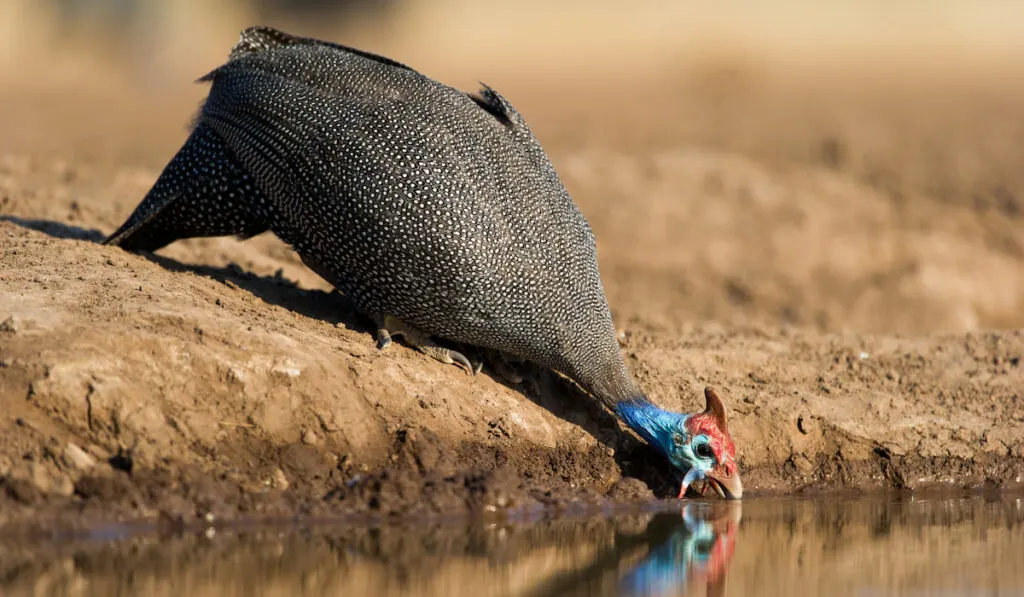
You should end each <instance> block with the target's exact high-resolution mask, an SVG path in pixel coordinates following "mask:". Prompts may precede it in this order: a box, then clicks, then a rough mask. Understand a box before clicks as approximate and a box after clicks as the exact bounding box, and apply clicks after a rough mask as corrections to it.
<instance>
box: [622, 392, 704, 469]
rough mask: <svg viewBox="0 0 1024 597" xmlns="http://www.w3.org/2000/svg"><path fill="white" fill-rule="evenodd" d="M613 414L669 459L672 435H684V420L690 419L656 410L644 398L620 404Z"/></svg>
mask: <svg viewBox="0 0 1024 597" xmlns="http://www.w3.org/2000/svg"><path fill="white" fill-rule="evenodd" d="M615 413H616V414H617V415H619V418H620V419H622V420H623V421H624V422H625V423H626V425H629V427H630V429H632V430H633V431H636V432H637V433H638V434H640V437H642V438H644V439H645V440H647V443H649V444H651V445H652V446H654V447H656V448H658V449H659V450H661V451H662V453H663V454H665V456H668V457H670V458H671V454H672V435H673V434H674V433H685V429H686V427H685V425H686V420H687V419H689V418H690V415H683V414H679V413H674V412H670V411H667V410H663V409H661V408H658V407H657V406H655V405H654V403H652V402H651V401H650V400H647V399H646V398H637V399H634V400H629V401H625V402H620V403H619V404H618V405H616V407H615Z"/></svg>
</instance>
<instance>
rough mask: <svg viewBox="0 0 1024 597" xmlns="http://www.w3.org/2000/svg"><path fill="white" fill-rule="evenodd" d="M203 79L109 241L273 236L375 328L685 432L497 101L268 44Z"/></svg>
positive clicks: (138, 245)
mask: <svg viewBox="0 0 1024 597" xmlns="http://www.w3.org/2000/svg"><path fill="white" fill-rule="evenodd" d="M202 80H203V81H208V82H210V83H211V88H210V93H209V96H208V98H207V99H206V101H205V103H204V105H203V106H202V108H201V110H200V112H199V114H198V116H197V119H196V123H195V127H194V129H193V131H192V134H191V136H190V137H189V139H188V141H187V142H186V143H185V146H184V147H183V148H182V150H181V151H179V153H178V154H177V155H176V156H175V158H174V160H172V162H171V163H170V164H168V166H167V168H166V169H165V170H164V172H163V174H162V175H161V177H160V179H159V180H158V181H157V183H156V185H155V186H154V188H153V189H152V190H151V191H150V193H149V195H147V197H146V199H145V200H144V201H143V202H142V204H140V206H139V207H138V208H137V209H136V211H135V213H133V214H132V216H131V217H130V218H129V219H128V221H127V222H125V224H124V225H123V226H122V227H121V228H120V229H119V230H118V231H117V232H115V233H114V234H113V235H112V236H111V237H110V239H109V240H108V242H110V243H112V244H118V245H120V246H122V247H124V248H126V249H144V250H155V249H157V248H160V247H162V246H164V245H166V244H168V243H169V242H172V241H174V240H176V239H178V238H185V237H189V236H215V235H225V234H235V235H239V236H242V237H248V236H252V235H254V234H258V233H260V232H263V231H265V230H268V229H269V230H271V231H273V233H274V234H276V235H277V236H279V237H280V238H281V239H282V240H284V241H285V242H287V243H288V244H290V245H291V246H292V247H293V248H294V249H295V251H296V252H297V253H298V254H299V255H300V256H301V257H302V259H303V261H304V262H305V263H306V264H307V265H308V266H309V267H311V268H312V269H313V270H314V271H316V272H317V273H318V274H320V275H321V276H323V277H324V278H325V279H326V280H327V281H328V282H330V283H331V284H332V285H334V286H335V287H336V288H338V289H339V290H340V291H341V292H342V293H343V294H345V295H346V296H347V297H348V298H349V299H350V300H352V301H353V303H354V304H355V305H356V306H357V307H358V308H359V309H360V310H362V311H363V312H365V313H368V314H386V315H388V316H391V317H394V318H397V319H399V320H401V321H402V322H404V323H405V324H408V325H409V326H412V327H414V328H416V329H418V330H420V331H422V332H424V333H425V334H429V335H430V336H436V337H439V338H446V339H449V340H454V341H457V342H461V343H465V344H470V345H475V346H480V347H486V348H491V349H495V350H498V351H501V352H503V353H507V354H511V355H515V356H518V357H521V358H524V359H526V360H529V361H532V362H535V363H537V364H540V365H543V366H547V367H550V368H552V369H554V370H557V371H559V372H561V373H563V374H565V375H567V376H568V377H570V378H572V379H574V380H575V381H576V382H577V383H579V384H580V385H581V386H582V387H583V388H584V389H586V390H587V391H588V392H590V393H592V394H593V395H594V396H596V397H597V398H599V399H600V400H601V401H602V402H603V403H604V404H605V405H606V406H608V407H609V408H610V409H612V410H613V411H615V412H616V413H617V414H619V415H620V416H622V417H623V418H624V419H625V420H626V421H627V422H630V420H631V418H630V417H629V416H628V412H630V408H632V407H631V406H630V405H638V406H640V407H642V408H643V410H644V412H647V413H649V414H651V416H653V417H655V419H658V418H659V417H663V416H664V417H667V418H664V422H666V424H667V423H672V422H678V417H679V416H680V415H675V414H674V413H667V412H666V411H661V410H660V409H657V410H656V411H649V410H648V409H647V407H646V405H650V407H652V408H655V409H656V407H654V406H653V405H652V404H650V402H649V401H647V399H646V398H645V397H644V396H643V394H642V393H641V391H640V390H639V388H638V386H637V385H636V383H635V382H634V380H633V378H632V376H631V375H630V373H629V371H628V369H627V368H626V366H625V363H624V361H623V359H622V356H621V354H620V352H619V347H618V343H617V342H616V339H615V330H614V327H613V324H612V319H611V314H610V311H609V307H608V303H607V300H606V298H605V293H604V289H603V286H602V283H601V278H600V275H599V272H598V263H597V248H596V243H595V241H594V236H593V234H592V232H591V229H590V226H589V225H588V223H587V221H586V219H585V218H584V216H583V214H582V213H581V212H580V210H579V209H578V208H577V206H576V204H575V203H574V202H573V201H572V199H571V197H570V196H569V194H568V192H567V191H566V189H565V187H564V186H563V184H562V182H561V181H560V179H559V177H558V175H557V173H556V172H555V169H554V167H553V166H552V164H551V162H550V160H549V159H548V156H547V155H546V154H545V152H544V150H543V149H542V148H541V146H540V144H539V143H538V142H537V139H536V138H535V137H534V135H533V133H532V132H531V131H530V129H529V127H528V126H527V125H526V122H525V120H524V119H523V117H522V116H521V115H520V114H519V112H518V111H516V110H515V108H513V107H512V105H511V104H510V103H509V102H508V101H507V100H506V99H505V98H504V97H502V96H501V95H500V94H498V93H497V92H496V91H494V90H493V89H490V88H488V87H484V89H483V90H482V91H481V92H480V94H479V95H471V94H467V93H464V92H462V91H459V90H457V89H454V88H451V87H448V86H446V85H443V84H441V83H439V82H437V81H434V80H432V79H430V78H428V77H426V76H424V75H422V74H420V73H418V72H416V71H414V70H412V69H410V68H409V67H407V66H405V65H402V64H400V63H397V62H395V61H393V60H390V59H387V58H384V57H381V56H376V55H373V54H369V53H366V52H363V51H359V50H355V49H353V48H347V47H345V46H340V45H338V44H333V43H329V42H323V41H319V40H313V39H308V38H299V37H294V36H291V35H288V34H286V33H283V32H280V31H277V30H274V29H269V28H264V27H254V28H250V29H247V30H246V31H245V32H243V34H242V37H241V39H240V40H239V42H238V43H237V44H236V46H235V48H234V49H233V50H232V52H231V56H230V59H229V61H228V62H227V63H226V64H224V65H223V66H221V67H219V68H217V69H216V70H214V71H213V72H211V73H210V74H208V75H207V76H205V77H203V79H202ZM624 409H625V410H624ZM658 413H664V415H661V414H658ZM635 418H636V417H633V419H635ZM722 421H723V424H724V418H723V419H722ZM631 425H632V424H631ZM655 427H657V425H655ZM634 428H636V427H635V426H634ZM642 428H643V427H642V426H641V429H642ZM642 434H643V433H642ZM660 437H661V436H659V438H660ZM655 443H657V442H655ZM730 443H731V442H730ZM670 458H671V456H670Z"/></svg>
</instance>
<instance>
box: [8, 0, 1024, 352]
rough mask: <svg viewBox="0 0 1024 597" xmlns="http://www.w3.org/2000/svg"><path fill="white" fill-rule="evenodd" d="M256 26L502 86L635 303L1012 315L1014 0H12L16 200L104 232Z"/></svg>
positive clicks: (934, 326) (1023, 236)
mask: <svg viewBox="0 0 1024 597" xmlns="http://www.w3.org/2000/svg"><path fill="white" fill-rule="evenodd" d="M257 23H259V24H268V25H273V26H277V27H280V28H283V29H285V30H287V31H289V32H292V33H296V34H303V35H310V36H316V37H321V38H326V39H330V40H333V41H337V42H341V43H344V44H347V45H352V46H357V47H360V48H362V49H366V50H370V51H374V52H378V53H382V54H385V55H387V56H390V57H392V58H395V59H397V60H400V61H403V62H405V63H407V64H409V65H411V66H413V67H414V68H416V69H418V70H420V71H421V72H423V73H425V74H427V75H428V76H431V77H433V78H436V79H439V80H441V81H443V82H445V83H448V84H450V85H453V86H457V87H460V88H464V89H473V88H475V87H476V86H477V85H478V81H483V82H486V83H487V84H489V85H491V86H493V87H495V88H497V89H498V90H499V91H501V92H502V93H503V94H504V95H506V96H507V97H509V98H510V99H511V100H512V101H513V103H515V104H516V105H517V107H519V109H520V110H521V111H522V112H523V113H524V114H525V116H526V118H527V119H528V121H529V122H530V124H531V126H532V128H533V129H534V132H535V133H536V135H537V136H538V138H539V139H540V140H541V142H542V143H543V144H544V146H545V147H546V148H547V150H548V151H549V153H550V154H551V157H552V160H553V161H554V163H555V166H556V168H557V169H558V170H559V172H560V173H561V175H562V176H563V179H564V181H565V183H566V186H567V187H568V188H569V190H570V192H571V193H572V194H573V196H574V198H575V199H576V201H577V202H578V203H579V204H580V206H581V208H582V209H583V211H584V212H585V214H586V215H587V217H588V218H589V219H590V221H591V223H592V226H593V228H594V231H595V233H596V235H597V238H598V244H599V251H600V257H601V267H602V271H603V275H604V277H605V283H606V287H607V291H608V294H609V299H610V301H611V303H612V306H613V309H614V311H615V315H616V318H617V319H619V320H620V322H623V321H626V322H631V324H632V325H635V326H641V327H646V328H650V329H654V330H657V329H662V330H671V329H678V327H679V326H680V325H686V324H688V323H690V322H695V321H706V320H714V321H721V322H725V323H729V324H737V325H753V326H779V325H783V326H789V325H795V326H803V327H812V328H816V329H820V330H824V331H839V332H842V331H856V332H871V333H890V332H896V333H912V334H921V333H927V332H934V331H947V330H948V331H965V330H977V329H985V328H994V327H1020V326H1024V168H1022V165H1024V160H1022V158H1024V101H1022V100H1024V87H1022V85H1024V83H1022V80H1021V77H1020V73H1021V72H1024V71H1022V66H1024V35H1022V34H1021V33H1022V31H1024V29H1022V25H1021V23H1024V4H1020V3H1013V2H1009V1H998V0H990V1H979V0H974V1H952V0H951V1H948V2H941V3H939V2H923V1H914V0H905V1H901V2H896V3H893V2H878V1H852V0H851V1H835V2H829V3H822V2H812V1H798V0H772V1H764V2H756V3H755V2H717V3H708V2H690V1H684V0H675V1H664V2H661V1H653V0H634V1H631V2H611V1H599V0H587V1H583V0H562V1H557V0H552V1H547V2H544V1H540V0H490V1H487V2H481V1H478V0H476V1H474V0H338V1H335V2H317V1H315V0H302V1H298V0H296V1H291V2H289V1H286V0H251V1H242V0H237V1H231V0H221V1H216V2H212V1H200V0H163V1H161V0H148V1H147V0H0V157H2V162H0V192H3V193H4V197H5V198H4V199H0V201H3V202H2V203H0V211H2V212H10V213H17V214H19V215H21V216H25V217H28V216H32V217H43V218H52V219H59V220H62V221H64V220H71V221H76V220H77V221H79V222H82V223H83V225H88V226H91V227H96V228H99V229H101V230H102V231H104V232H110V231H111V230H113V229H114V228H115V227H116V226H117V225H118V224H119V223H120V221H121V220H122V219H123V218H124V217H125V216H126V215H127V214H128V212H129V211H130V210H131V209H132V208H133V207H134V205H135V204H136V203H137V201H138V200H139V199H140V198H141V197H142V195H143V194H144V193H145V192H146V190H147V189H148V187H149V185H151V184H152V182H153V180H154V179H155V177H156V176H157V175H158V174H159V172H160V170H161V168H162V167H163V165H164V164H166V162H167V161H168V160H169V159H170V157H171V156H172V155H173V153H174V152H175V151H176V150H177V148H178V147H180V145H181V143H182V142H183V141H184V138H185V136H186V135H187V128H186V125H187V123H188V121H189V119H190V118H191V116H192V115H193V113H194V112H195V109H196V107H197V105H198V104H199V102H200V101H201V100H202V98H203V96H204V94H205V87H203V86H200V85H196V84H194V83H193V81H194V80H195V79H197V78H198V77H200V76H202V75H203V74H205V73H206V72H208V71H209V70H211V69H212V68H214V67H216V66H217V65H218V64H219V63H220V62H222V61H223V60H224V59H225V57H226V55H227V53H228V51H229V50H230V48H231V46H232V45H233V44H234V43H235V41H236V40H237V37H238V33H239V32H240V30H241V29H243V28H244V27H246V26H248V25H251V24H257ZM205 242H206V241H201V242H200V244H197V245H195V247H199V249H195V250H191V251H186V250H185V249H182V250H181V251H182V253H181V254H180V255H176V256H177V257H178V258H181V259H183V260H194V261H217V260H229V261H230V260H234V261H237V262H239V263H242V264H243V265H244V264H248V265H251V266H254V267H258V266H259V263H260V262H259V260H258V259H256V258H255V257H253V256H252V255H248V256H246V254H245V253H244V251H246V250H247V249H240V248H238V247H236V246H235V245H232V244H230V243H233V242H234V241H231V240H224V241H223V242H221V241H217V242H218V244H216V245H210V244H208V243H207V244H202V243H205ZM252 246H255V247H257V249H256V250H265V251H270V250H271V249H269V248H267V247H266V246H264V245H252ZM211 251H212V253H211ZM296 271H298V270H296ZM302 275H303V274H298V273H297V274H295V276H296V277H299V278H300V281H302V282H303V283H304V284H309V285H316V284H317V281H316V280H315V279H312V278H302Z"/></svg>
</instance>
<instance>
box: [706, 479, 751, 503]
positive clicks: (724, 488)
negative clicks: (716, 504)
mask: <svg viewBox="0 0 1024 597" xmlns="http://www.w3.org/2000/svg"><path fill="white" fill-rule="evenodd" d="M705 479H706V480H707V481H708V484H709V485H711V487H713V488H714V489H715V492H716V493H718V495H720V496H721V497H722V498H724V499H727V500H738V499H740V498H741V497H743V482H742V481H740V474H739V473H738V472H736V473H733V474H731V475H729V476H726V475H720V474H716V473H715V472H710V473H708V474H707V475H706V476H705Z"/></svg>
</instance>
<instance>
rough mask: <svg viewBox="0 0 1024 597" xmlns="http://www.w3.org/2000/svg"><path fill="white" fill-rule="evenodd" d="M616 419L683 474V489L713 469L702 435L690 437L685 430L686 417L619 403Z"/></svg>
mask: <svg viewBox="0 0 1024 597" xmlns="http://www.w3.org/2000/svg"><path fill="white" fill-rule="evenodd" d="M616 412H617V414H618V415H619V417H620V418H621V419H622V420H623V421H625V423H626V424H627V425H629V427H630V428H631V429H633V431H636V432H637V433H638V434H639V435H640V437H642V438H644V439H645V440H647V443H649V444H651V445H652V446H654V447H656V448H658V449H659V450H660V451H661V453H662V454H664V455H665V457H667V458H668V460H669V462H671V463H672V465H673V466H675V467H676V468H677V469H679V471H680V472H681V473H683V475H684V476H683V486H684V488H685V487H689V486H690V484H692V483H693V482H694V481H698V480H700V479H704V477H705V476H706V475H707V473H708V471H710V470H711V469H713V468H714V467H715V456H714V452H713V451H712V450H711V445H710V440H709V439H708V437H707V436H706V435H695V436H693V437H691V436H690V435H689V433H688V432H687V430H686V421H687V420H688V419H689V418H690V415H683V414H679V413H674V412H670V411H667V410H662V409H660V408H658V407H657V406H655V405H654V404H652V403H650V402H646V401H642V402H641V401H636V402H623V403H620V404H619V405H618V406H617V407H616Z"/></svg>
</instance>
